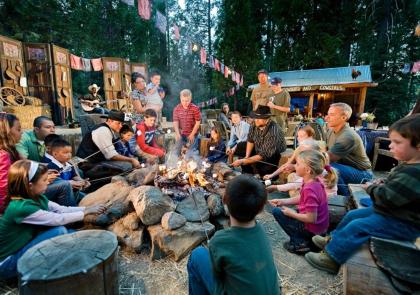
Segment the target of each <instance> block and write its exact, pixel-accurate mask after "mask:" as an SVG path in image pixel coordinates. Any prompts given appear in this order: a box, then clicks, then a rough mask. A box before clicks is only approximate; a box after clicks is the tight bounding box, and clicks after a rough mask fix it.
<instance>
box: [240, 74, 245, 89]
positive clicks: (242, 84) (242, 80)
mask: <svg viewBox="0 0 420 295" xmlns="http://www.w3.org/2000/svg"><path fill="white" fill-rule="evenodd" d="M239 85H240V86H241V87H243V86H244V75H242V76H241V83H239Z"/></svg>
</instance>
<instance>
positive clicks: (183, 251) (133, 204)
mask: <svg viewBox="0 0 420 295" xmlns="http://www.w3.org/2000/svg"><path fill="white" fill-rule="evenodd" d="M171 171H172V172H171ZM236 175H238V172H236V171H234V170H232V169H231V168H230V167H229V166H227V165H226V164H224V163H217V164H214V165H213V166H210V165H208V166H207V167H204V165H199V164H197V165H194V164H192V163H182V164H180V165H178V167H176V168H172V169H166V168H165V169H163V167H162V166H150V167H144V168H140V169H137V170H135V171H133V172H132V173H130V174H129V175H127V176H117V177H114V178H113V180H112V182H111V183H109V184H107V185H105V186H103V187H102V188H100V189H98V190H97V191H95V192H93V193H91V194H88V195H87V196H86V197H85V198H83V200H82V201H81V203H80V206H89V205H92V204H104V205H106V206H107V210H106V212H104V213H103V214H101V215H98V216H87V217H86V219H85V222H86V223H88V224H90V225H93V226H100V227H102V228H106V229H108V230H109V231H112V232H113V233H115V234H116V236H117V238H118V241H119V243H120V244H121V245H123V246H125V247H127V248H128V249H130V250H132V251H135V252H141V251H143V250H144V249H147V248H150V249H151V251H150V257H151V259H159V258H162V257H165V256H171V257H173V258H174V259H175V260H176V261H178V260H180V259H182V258H183V257H185V256H186V255H187V254H188V253H189V252H190V251H191V250H192V249H194V248H195V247H196V246H197V245H199V244H201V243H202V242H204V241H205V240H206V239H207V238H208V237H211V235H212V234H213V233H214V232H215V230H216V227H215V225H214V224H212V223H211V222H213V223H215V224H220V223H225V224H227V222H228V215H227V212H226V211H225V208H224V206H223V203H222V197H223V194H224V190H225V183H226V182H227V181H228V180H230V179H232V178H233V177H235V176H236ZM216 220H217V221H216ZM210 221H211V222H210ZM218 228H219V227H218Z"/></svg>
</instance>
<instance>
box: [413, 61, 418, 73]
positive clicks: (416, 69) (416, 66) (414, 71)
mask: <svg viewBox="0 0 420 295" xmlns="http://www.w3.org/2000/svg"><path fill="white" fill-rule="evenodd" d="M419 71H420V61H417V62H415V63H414V64H413V67H412V69H411V72H412V73H417V72H419Z"/></svg>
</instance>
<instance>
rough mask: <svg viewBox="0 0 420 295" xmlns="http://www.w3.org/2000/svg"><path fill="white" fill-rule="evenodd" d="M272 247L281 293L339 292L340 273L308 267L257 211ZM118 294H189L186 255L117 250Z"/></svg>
mask: <svg viewBox="0 0 420 295" xmlns="http://www.w3.org/2000/svg"><path fill="white" fill-rule="evenodd" d="M258 221H259V222H260V224H262V225H263V227H264V229H265V231H266V233H267V235H268V237H269V239H270V242H271V244H272V247H273V255H274V260H275V263H276V265H277V270H278V273H279V282H280V284H281V286H282V293H283V294H296V295H299V294H342V293H343V291H342V290H343V287H342V274H341V272H340V274H339V275H337V276H333V275H329V274H327V273H325V272H321V271H318V270H316V269H314V268H313V267H311V266H310V265H309V264H308V263H307V262H306V261H305V259H304V258H303V257H302V256H298V255H293V254H291V253H289V252H287V251H286V250H285V249H284V248H283V242H285V241H288V237H287V235H286V234H285V233H284V232H283V230H282V229H281V228H280V226H279V225H278V224H277V223H276V221H275V220H274V218H273V216H272V215H271V214H269V213H267V212H263V213H261V214H260V215H258ZM120 257H121V259H120V291H121V292H120V294H121V295H140V294H151V295H152V294H156V295H157V294H159V295H165V294H168V295H175V294H177V295H178V294H188V282H187V267H186V265H187V261H188V257H186V258H184V259H183V260H181V261H180V262H178V263H176V262H173V261H172V260H169V259H163V260H159V261H153V262H151V261H150V260H149V258H148V256H147V255H146V254H140V255H139V254H131V253H128V252H125V251H121V254H120Z"/></svg>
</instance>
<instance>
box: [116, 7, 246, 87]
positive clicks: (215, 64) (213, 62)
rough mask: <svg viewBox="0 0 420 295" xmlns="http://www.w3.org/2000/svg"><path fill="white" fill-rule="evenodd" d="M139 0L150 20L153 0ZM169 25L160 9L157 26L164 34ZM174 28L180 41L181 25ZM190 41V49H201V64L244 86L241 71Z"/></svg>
mask: <svg viewBox="0 0 420 295" xmlns="http://www.w3.org/2000/svg"><path fill="white" fill-rule="evenodd" d="M122 1H123V2H124V3H126V4H127V5H130V6H134V0H122ZM137 1H138V2H137V3H138V13H139V16H140V17H141V18H142V19H144V20H150V18H151V12H152V7H151V1H150V0H137ZM167 25H168V20H167V19H166V17H165V15H163V14H162V13H161V12H159V11H156V17H155V26H156V28H157V29H158V30H159V31H160V32H161V33H162V34H166V28H167ZM172 28H173V35H174V39H175V40H176V41H179V40H180V39H181V35H180V32H179V31H180V30H179V27H178V26H177V25H176V24H173V26H172ZM187 39H189V38H187ZM190 42H191V47H190V49H191V50H192V51H197V50H198V49H199V50H200V63H201V64H203V65H205V64H207V65H208V66H209V67H210V68H212V69H214V70H215V71H218V72H220V73H221V74H222V75H223V76H224V77H225V78H226V79H228V78H229V75H230V76H231V77H232V81H233V82H234V83H236V84H237V85H239V86H241V87H242V86H243V84H244V82H243V81H244V79H243V76H242V75H241V74H240V73H238V72H235V71H234V70H233V68H232V67H230V66H227V65H225V64H224V63H222V62H221V61H219V60H218V59H217V58H216V57H214V56H208V55H207V52H206V50H205V49H204V48H203V47H201V48H200V46H198V45H197V44H195V43H194V42H192V41H190Z"/></svg>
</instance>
